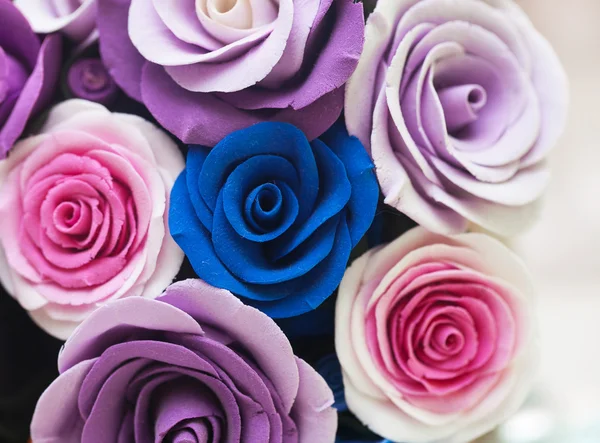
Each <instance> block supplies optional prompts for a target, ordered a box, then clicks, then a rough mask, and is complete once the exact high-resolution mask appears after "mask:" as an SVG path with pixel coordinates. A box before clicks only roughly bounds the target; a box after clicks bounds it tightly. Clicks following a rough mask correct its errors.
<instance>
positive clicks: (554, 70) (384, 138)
mask: <svg viewBox="0 0 600 443" xmlns="http://www.w3.org/2000/svg"><path fill="white" fill-rule="evenodd" d="M365 33H366V40H365V50H364V51H363V54H362V56H361V58H360V61H359V64H358V67H357V69H356V71H355V72H354V74H353V76H352V78H351V79H350V81H349V82H348V85H347V88H346V103H345V116H346V124H347V127H348V130H349V132H350V134H351V135H355V136H357V137H358V138H359V139H360V140H361V141H362V142H363V144H364V145H365V146H366V147H367V148H368V150H369V152H370V153H371V157H372V158H373V161H374V162H375V166H376V168H377V177H378V179H379V183H380V185H381V189H382V192H383V194H384V196H385V203H387V204H388V205H390V206H393V207H395V208H396V209H398V210H399V211H401V212H403V213H405V214H406V215H408V216H409V217H411V218H412V219H414V220H415V221H416V222H417V223H419V224H420V225H422V226H425V227H427V228H428V229H429V230H431V231H434V232H439V233H442V234H456V233H460V232H463V231H465V230H466V229H467V227H468V226H469V224H475V225H479V226H482V227H483V228H485V229H487V230H489V231H492V232H494V233H496V234H500V235H503V236H509V235H513V234H515V233H518V232H520V231H522V230H524V229H525V228H527V227H528V226H529V225H530V224H531V223H532V221H534V220H535V216H536V215H537V212H538V204H539V199H540V197H541V195H542V193H543V191H544V189H545V188H546V185H547V182H548V177H549V172H548V168H547V165H546V163H545V160H544V159H545V157H546V155H547V153H548V151H549V150H550V149H551V148H552V147H553V146H554V145H555V143H556V141H557V139H558V137H559V135H560V133H561V132H562V130H563V127H564V125H565V121H566V115H567V102H568V88H567V80H566V75H565V72H564V70H563V67H562V66H561V64H560V62H559V60H558V58H557V56H556V54H555V53H554V51H553V50H552V48H551V47H550V46H549V44H548V42H546V40H544V38H543V37H542V36H541V35H540V34H539V33H538V32H537V31H536V30H535V29H534V27H533V25H532V24H531V22H530V21H529V19H528V18H527V17H526V15H525V14H524V13H523V12H522V11H521V9H520V8H519V7H518V6H517V5H516V4H515V3H514V2H513V1H512V0H380V1H378V2H377V6H376V8H375V11H374V12H373V13H372V14H371V15H370V16H369V18H368V22H367V26H366V31H365Z"/></svg>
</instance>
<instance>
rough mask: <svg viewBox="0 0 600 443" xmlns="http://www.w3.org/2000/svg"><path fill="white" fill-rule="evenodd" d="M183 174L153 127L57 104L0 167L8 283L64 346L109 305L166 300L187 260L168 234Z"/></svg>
mask: <svg viewBox="0 0 600 443" xmlns="http://www.w3.org/2000/svg"><path fill="white" fill-rule="evenodd" d="M183 166H184V162H183V157H182V155H181V153H180V152H179V150H178V148H177V145H176V144H175V143H173V141H172V140H171V139H170V138H169V137H168V136H167V135H166V134H164V133H163V132H162V131H160V130H158V129H157V128H156V127H154V126H153V125H152V124H150V123H148V122H146V121H145V120H143V119H141V118H139V117H137V116H133V115H125V114H112V113H110V112H109V111H108V110H107V109H106V108H104V107H103V106H102V105H99V104H96V103H92V102H88V101H84V100H69V101H66V102H63V103H61V104H59V105H58V106H56V107H55V108H53V109H52V110H51V111H50V113H49V116H48V119H47V121H46V123H45V125H44V126H43V127H42V129H41V131H40V134H39V135H37V136H34V137H30V138H28V139H25V140H23V141H21V142H19V143H17V144H16V145H15V147H14V149H13V150H12V151H11V155H10V156H9V157H8V159H7V160H4V161H3V162H0V220H2V222H1V223H0V281H1V282H2V284H3V285H4V286H5V287H6V289H7V290H8V292H9V293H10V294H11V295H12V296H13V297H15V299H17V300H18V301H19V303H21V305H22V306H23V307H24V308H25V309H27V310H28V311H30V315H31V317H32V318H33V320H34V321H35V322H37V323H38V324H39V325H40V326H41V327H42V328H43V329H45V330H46V331H48V332H49V333H50V334H52V335H54V336H56V337H60V338H66V337H68V336H69V334H70V333H71V332H72V330H73V329H74V328H75V327H76V326H77V325H78V324H79V323H80V322H81V321H82V320H83V319H84V318H85V317H86V316H88V315H89V314H90V313H91V312H92V311H93V310H94V309H96V308H97V307H98V306H99V305H101V304H103V303H105V302H107V301H109V300H112V299H117V298H123V297H129V296H151V297H154V296H156V295H157V294H160V293H161V291H162V290H163V289H164V288H165V287H166V286H168V285H169V284H170V283H171V281H172V280H173V278H174V277H175V275H176V274H177V272H178V270H179V268H180V266H181V263H182V261H183V252H182V251H181V250H180V249H179V247H178V246H177V245H176V244H175V242H174V241H173V239H172V238H171V236H170V235H169V233H168V228H167V227H168V224H167V214H168V197H169V193H170V191H171V188H172V186H173V183H174V181H175V178H176V177H177V176H178V174H179V173H180V172H181V171H182V170H183Z"/></svg>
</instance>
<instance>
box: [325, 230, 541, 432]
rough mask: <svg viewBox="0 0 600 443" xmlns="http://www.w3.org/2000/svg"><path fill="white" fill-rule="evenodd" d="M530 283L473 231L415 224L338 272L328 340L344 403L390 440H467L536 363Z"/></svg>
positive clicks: (508, 403)
mask: <svg viewBox="0 0 600 443" xmlns="http://www.w3.org/2000/svg"><path fill="white" fill-rule="evenodd" d="M532 304H533V290H532V286H531V282H530V279H529V276H528V274H527V272H526V270H525V269H524V266H523V264H522V263H521V261H520V260H519V259H518V258H517V257H516V256H515V255H514V254H513V253H512V252H511V251H510V250H509V249H507V248H506V247H505V246H504V245H503V244H502V243H500V242H498V241H497V240H494V239H492V238H491V237H488V236H485V235H483V234H475V233H469V234H462V235H459V236H456V237H453V238H449V237H444V236H440V235H436V234H432V233H429V232H428V231H426V230H425V229H423V228H420V227H419V228H415V229H413V230H412V231H409V232H408V233H406V234H405V235H403V236H401V237H400V238H398V239H397V240H395V241H394V242H393V243H391V244H389V245H387V246H384V247H381V248H378V249H373V250H371V251H369V252H367V253H366V254H365V255H363V256H362V257H360V258H359V259H357V260H356V261H355V262H354V263H353V264H352V266H351V267H350V268H349V269H348V270H347V271H346V275H345V276H344V279H343V281H342V283H341V286H340V288H339V296H338V301H337V309H336V350H337V353H338V356H339V359H340V363H341V365H342V369H343V374H344V385H345V394H346V401H347V403H348V407H349V408H350V410H351V411H352V412H353V413H354V414H356V416H357V417H358V418H359V419H360V420H362V421H363V422H364V423H365V424H366V425H367V426H369V427H370V428H371V429H372V430H373V431H375V432H376V433H378V434H380V435H382V436H383V437H385V438H387V439H389V440H392V441H397V442H408V443H415V442H423V443H425V442H427V443H431V442H441V441H443V442H444V443H465V442H469V441H471V440H473V439H475V438H477V437H479V436H481V435H483V434H484V433H486V432H488V431H490V430H491V429H493V428H494V427H495V426H497V425H498V424H499V423H501V422H502V421H504V420H505V419H506V418H508V417H509V416H510V415H511V414H512V413H514V412H515V411H516V410H517V409H518V407H519V406H520V405H521V404H522V402H523V401H524V399H525V397H526V395H527V393H528V391H529V388H530V385H531V383H532V378H533V375H534V372H535V367H536V365H535V362H536V358H537V352H536V351H537V347H536V339H535V333H534V332H535V328H534V327H533V326H534V321H533V314H532V312H533V310H532V307H533V306H532Z"/></svg>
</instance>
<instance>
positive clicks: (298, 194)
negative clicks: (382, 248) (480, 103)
mask: <svg viewBox="0 0 600 443" xmlns="http://www.w3.org/2000/svg"><path fill="white" fill-rule="evenodd" d="M378 195H379V188H378V186H377V180H376V178H375V174H374V172H373V164H372V162H371V160H370V158H369V156H368V155H367V152H366V151H365V149H364V147H363V146H362V145H361V143H360V142H359V141H358V139H356V138H355V137H350V136H348V134H347V132H346V130H345V128H344V126H343V124H336V125H335V126H334V127H332V128H331V129H330V130H329V131H328V132H327V133H326V134H324V135H323V136H322V137H321V138H319V139H316V140H314V141H312V142H309V141H308V140H307V138H306V136H305V135H304V134H303V133H302V131H300V130H299V129H298V128H296V127H294V126H292V125H290V124H287V123H270V122H267V123H259V124H256V125H254V126H251V127H250V128H247V129H243V130H240V131H237V132H234V133H233V134H231V135H229V136H227V137H225V138H224V139H223V140H222V141H221V142H219V144H217V145H216V146H215V147H214V148H213V149H212V150H211V149H210V148H205V147H201V146H191V147H190V149H189V151H188V157H187V164H186V169H185V171H184V172H183V173H182V174H181V175H180V176H179V178H178V179H177V181H176V183H175V186H174V187H173V191H172V193H171V213H170V217H169V221H170V225H169V226H170V230H171V234H172V235H173V238H174V239H175V241H176V242H177V243H178V244H179V245H180V246H181V248H182V249H183V250H184V251H185V253H186V255H187V256H188V258H189V259H190V262H191V264H192V266H193V267H194V270H195V271H196V273H197V274H198V275H199V276H200V277H201V278H202V279H204V280H206V281H207V282H208V283H210V284H212V285H215V286H217V287H222V288H226V289H228V290H230V291H232V292H233V293H234V294H236V295H238V296H240V297H243V299H244V301H246V302H247V303H249V304H251V305H252V306H255V307H257V308H259V309H260V310H262V311H264V312H266V313H267V314H268V315H269V316H271V317H275V318H280V317H292V316H296V315H300V314H302V313H305V312H308V311H310V310H312V309H315V308H316V307H317V306H319V305H320V304H321V303H322V302H323V301H324V300H325V299H326V298H327V297H329V296H330V295H331V293H332V292H333V291H334V290H335V289H336V287H337V286H338V284H339V282H340V280H341V278H342V276H343V274H344V269H345V268H346V264H347V262H348V258H349V257H350V251H351V250H352V248H353V247H354V246H355V245H356V244H357V243H358V241H359V240H360V239H361V237H362V236H363V235H364V233H365V232H366V231H367V229H368V228H369V226H370V225H371V222H372V221H373V217H374V215H375V209H376V207H377V200H378Z"/></svg>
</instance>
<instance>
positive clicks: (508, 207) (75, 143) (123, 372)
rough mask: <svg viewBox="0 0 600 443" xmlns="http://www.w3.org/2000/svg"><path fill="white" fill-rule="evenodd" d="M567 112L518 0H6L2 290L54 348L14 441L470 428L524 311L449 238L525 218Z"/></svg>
mask: <svg viewBox="0 0 600 443" xmlns="http://www.w3.org/2000/svg"><path fill="white" fill-rule="evenodd" d="M365 19H366V20H365ZM566 105H567V87H566V80H565V75H564V72H563V70H562V67H561V65H560V63H559V61H558V59H557V57H556V55H555V54H554V52H553V51H552V49H551V48H550V46H549V45H548V43H547V42H546V41H545V40H544V39H543V38H542V37H541V35H540V34H539V33H537V31H536V30H535V29H534V28H533V26H532V24H531V23H530V22H529V20H528V19H527V17H526V16H525V15H524V13H523V12H522V11H521V10H520V9H519V8H518V7H517V6H516V5H515V4H514V3H513V1H512V0H494V1H492V0H379V1H377V2H376V1H374V0H370V1H365V2H364V4H363V2H356V1H352V0H177V1H170V2H169V1H162V0H153V1H150V0H35V1H34V0H15V1H14V2H11V1H9V0H0V220H1V222H0V283H1V286H0V289H2V291H0V297H4V298H5V300H4V301H8V302H10V303H12V304H13V305H14V307H15V308H16V307H17V306H19V305H20V306H21V307H22V308H23V309H24V311H22V313H23V315H25V314H24V313H25V312H27V313H28V314H29V316H30V317H31V319H32V320H33V322H34V323H35V324H36V325H37V326H39V327H40V328H41V329H43V330H44V331H46V332H47V333H49V334H50V335H52V336H54V337H55V338H57V339H59V340H66V343H65V344H64V346H63V348H62V350H61V352H60V354H59V356H58V368H59V372H60V373H59V375H58V377H57V378H56V379H55V380H54V381H53V382H52V383H51V384H50V385H49V386H47V382H46V383H44V388H47V389H46V390H45V392H44V393H43V394H42V395H41V397H40V398H39V400H38V402H37V406H36V408H35V411H28V412H27V411H24V412H22V411H20V413H22V414H25V421H27V422H28V421H31V426H30V434H28V435H30V437H31V439H32V441H34V442H73V443H75V442H82V443H94V442H108V441H110V442H138V443H147V442H151V441H156V442H165V443H166V442H179V443H201V442H202V443H208V442H210V443H219V442H225V441H226V442H247V443H256V442H265V443H266V442H269V443H271V442H272V443H334V442H335V441H339V442H343V441H358V440H360V441H370V442H381V441H385V442H388V441H389V442H392V441H393V442H408V443H428V442H438V441H444V442H451V443H466V442H468V441H471V440H472V439H474V438H478V437H479V436H481V435H483V434H484V433H486V432H488V431H490V430H491V429H493V428H494V427H495V426H497V425H498V424H500V423H501V422H502V421H503V420H505V419H506V418H508V417H509V416H510V414H512V413H514V412H515V411H516V410H517V409H518V408H519V407H520V405H521V404H522V403H523V401H524V400H525V398H526V395H527V393H528V390H529V388H530V386H531V382H532V378H533V375H534V374H535V362H536V341H535V337H536V323H535V315H534V294H533V290H532V283H531V281H530V277H529V276H528V274H527V272H526V270H525V269H524V267H523V265H522V263H521V262H520V261H519V259H518V258H517V257H516V256H515V255H514V253H513V252H511V251H510V250H509V249H508V248H507V247H506V246H504V245H503V244H502V243H501V242H500V241H498V240H495V239H493V238H491V237H489V236H488V235H486V234H480V233H479V234H476V233H471V232H467V231H470V230H472V229H473V228H476V229H477V230H480V231H481V230H486V231H491V232H492V233H496V234H500V235H503V236H510V235H512V234H515V233H517V232H520V231H521V230H523V229H524V228H525V227H526V226H527V225H529V224H531V222H532V220H533V219H534V218H533V216H534V215H535V214H536V213H537V208H538V206H539V199H540V197H541V196H542V194H543V191H544V188H545V186H546V184H547V179H548V167H547V165H546V162H545V157H546V154H547V153H548V151H549V150H550V149H551V148H552V146H553V145H554V144H555V142H556V140H557V138H558V136H559V135H560V132H561V130H562V127H563V125H564V121H565V118H566ZM402 214H403V215H402ZM402 217H404V218H402ZM409 219H410V220H409ZM415 224H419V225H421V226H420V227H415V228H414V229H409V228H412V227H413V226H414V225H415ZM4 291H6V294H5V293H4ZM11 297H12V299H14V300H12V299H11ZM26 320H28V319H26ZM22 322H23V318H22V316H20V317H19V316H16V317H15V319H14V320H13V321H11V322H10V325H13V324H15V325H16V324H19V325H21V324H22ZM7 324H8V323H7ZM10 327H11V328H12V327H14V326H10ZM19 327H21V326H19ZM3 331H4V330H3ZM8 334H9V333H6V334H5V333H4V332H3V333H2V335H0V344H3V343H5V342H10V341H11V340H12V339H11V338H10V337H9V336H8ZM56 343H58V341H55V343H54V344H55V345H56ZM52 349H53V348H52ZM33 359H35V357H33ZM20 360H23V361H26V360H27V361H28V360H31V358H29V359H25V358H23V359H20ZM8 364H10V362H9V363H8ZM3 365H6V364H5V363H4V362H1V363H0V376H1V377H3V376H2V374H9V373H10V374H13V373H15V372H17V371H18V368H11V370H10V371H5V370H4V366H3ZM29 373H30V372H24V374H29ZM45 373H46V374H51V373H52V371H46V372H45ZM4 382H5V380H0V384H1V383H4ZM28 382H29V381H28ZM36 386H38V385H36ZM0 387H1V386H0ZM40 390H41V389H40ZM3 392H11V393H14V392H18V389H10V390H8V389H6V390H3V389H0V396H1V395H2V393H3ZM35 392H37V391H35ZM36 396H37V394H36ZM0 403H1V402H0ZM28 413H29V414H30V416H28V415H27V414H28ZM31 417H32V418H31ZM17 421H18V422H19V423H22V422H23V417H21V418H20V419H19V420H17ZM17 421H15V422H17ZM19 432H20V431H19ZM19 432H16V433H15V434H14V435H21V433H19ZM28 432H29V430H28ZM0 438H4V437H3V436H1V435H0ZM7 438H8V437H7ZM21 443H22V441H21Z"/></svg>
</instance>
